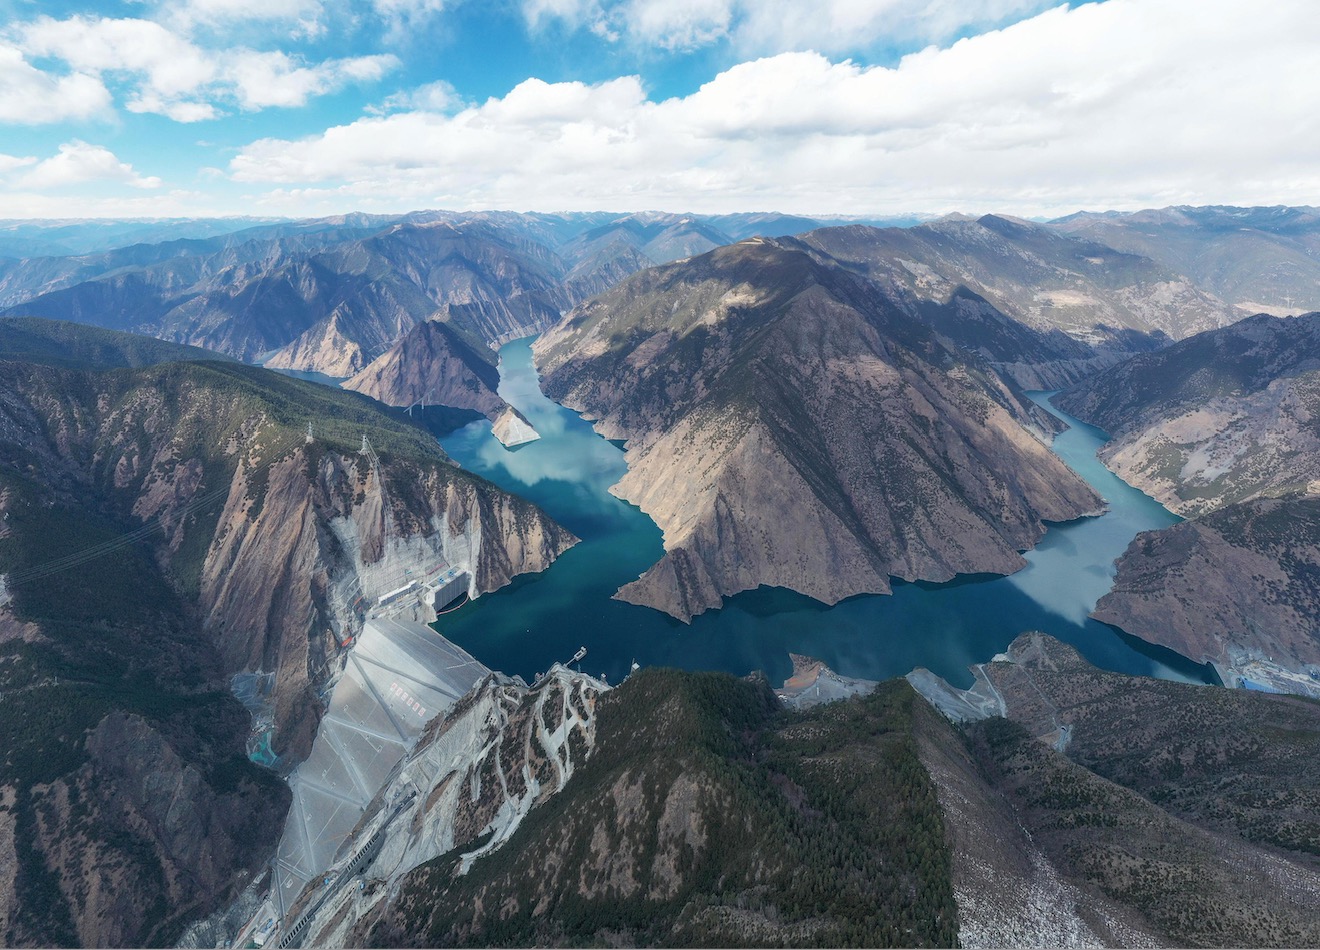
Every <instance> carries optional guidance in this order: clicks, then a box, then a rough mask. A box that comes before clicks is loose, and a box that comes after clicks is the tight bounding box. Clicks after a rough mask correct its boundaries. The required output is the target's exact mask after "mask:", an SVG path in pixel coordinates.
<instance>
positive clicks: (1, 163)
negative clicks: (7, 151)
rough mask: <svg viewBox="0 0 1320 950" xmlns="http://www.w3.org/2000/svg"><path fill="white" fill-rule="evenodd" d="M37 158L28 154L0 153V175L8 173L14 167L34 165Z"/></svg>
mask: <svg viewBox="0 0 1320 950" xmlns="http://www.w3.org/2000/svg"><path fill="white" fill-rule="evenodd" d="M36 162H37V160H36V159H35V158H33V157H32V156H30V155H27V156H21V155H3V154H0V175H5V174H8V173H9V172H12V171H13V170H14V169H15V168H24V167H26V166H28V165H35V164H36Z"/></svg>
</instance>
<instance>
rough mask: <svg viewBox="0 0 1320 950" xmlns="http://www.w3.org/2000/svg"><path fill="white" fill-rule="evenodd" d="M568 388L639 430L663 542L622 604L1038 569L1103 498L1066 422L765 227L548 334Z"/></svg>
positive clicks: (632, 448)
mask: <svg viewBox="0 0 1320 950" xmlns="http://www.w3.org/2000/svg"><path fill="white" fill-rule="evenodd" d="M535 354H536V359H537V362H538V365H539V366H540V368H541V370H542V372H543V386H544V389H545V391H546V392H547V394H549V395H550V396H551V397H552V398H555V399H556V400H559V401H561V402H563V403H564V404H565V405H568V406H570V407H572V408H575V409H578V410H581V411H584V412H585V413H587V414H588V415H589V416H590V417H592V418H595V419H596V420H597V422H596V426H597V429H598V431H600V432H601V433H602V434H603V435H605V436H606V437H608V438H617V439H626V440H628V463H629V471H628V474H627V475H626V476H625V477H624V479H623V480H622V481H621V482H620V483H619V484H618V485H617V486H616V489H615V490H616V491H617V493H618V494H620V495H621V496H622V497H624V498H627V499H628V500H630V501H632V502H634V503H636V504H638V505H639V506H640V507H641V508H642V509H643V510H644V511H646V512H647V513H648V514H649V515H651V517H653V518H654V519H655V520H656V522H657V523H658V524H659V525H660V527H661V528H662V529H663V530H664V533H665V551H666V554H665V557H664V558H663V559H662V560H661V561H660V562H659V563H658V564H657V565H655V566H654V567H653V568H651V569H650V570H649V571H647V572H646V573H645V574H644V575H643V576H642V577H641V578H640V579H639V580H638V581H636V582H635V583H633V584H629V585H627V586H625V587H624V588H623V589H622V590H621V591H620V593H619V596H620V597H622V598H624V599H626V600H629V601H632V602H635V603H641V604H646V605H648V606H654V607H657V608H658V609H661V610H664V611H666V612H668V613H670V614H672V615H674V616H676V617H679V618H680V619H683V620H687V619H688V618H690V617H692V616H693V615H695V614H698V613H701V612H702V611H704V610H707V609H709V608H711V607H717V606H719V604H720V603H721V600H722V598H723V597H726V596H729V595H732V594H734V593H737V592H739V591H742V590H747V589H750V588H754V587H756V586H758V585H760V584H769V585H776V586H781V587H788V588H791V589H793V590H797V591H801V592H803V593H806V594H808V595H810V596H812V597H815V598H817V599H818V600H821V601H824V602H826V603H834V602H836V601H838V600H840V599H842V598H844V597H847V596H850V595H852V594H856V593H861V592H867V591H869V592H887V591H888V590H889V579H890V577H901V578H904V579H906V580H915V579H923V580H941V581H942V580H948V579H950V578H952V577H953V576H954V575H956V574H959V573H976V572H988V571H993V572H1000V573H1008V572H1011V571H1014V570H1016V569H1018V568H1019V567H1021V566H1022V565H1023V563H1024V562H1023V560H1022V558H1021V555H1020V554H1019V553H1018V552H1019V551H1020V550H1023V549H1026V548H1029V547H1031V546H1033V545H1034V544H1035V542H1036V540H1037V539H1038V538H1039V537H1040V535H1041V533H1042V532H1043V530H1044V528H1043V524H1042V522H1043V521H1066V520H1070V519H1072V518H1076V517H1079V516H1081V515H1083V514H1085V513H1088V512H1093V511H1095V510H1096V509H1098V508H1099V507H1100V505H1101V501H1100V499H1099V498H1098V497H1097V496H1096V495H1095V494H1094V493H1093V492H1092V491H1091V490H1090V489H1089V487H1087V486H1086V484H1085V483H1084V482H1083V481H1082V480H1081V479H1080V478H1079V477H1078V476H1076V475H1075V474H1074V473H1073V472H1072V471H1071V470H1069V469H1068V468H1067V467H1066V466H1065V465H1064V464H1063V463H1062V462H1060V461H1059V460H1058V459H1057V457H1055V456H1054V455H1053V454H1052V453H1051V452H1050V450H1049V448H1048V446H1047V444H1046V442H1045V441H1044V439H1045V435H1044V433H1047V432H1049V431H1051V426H1052V425H1053V419H1052V418H1051V417H1050V416H1048V414H1046V413H1043V412H1041V411H1040V410H1039V409H1038V408H1037V407H1035V406H1034V405H1032V404H1031V403H1030V402H1029V401H1028V400H1026V399H1025V398H1024V397H1022V396H1021V395H1020V394H1018V393H1017V392H1015V391H1013V390H1011V389H1010V388H1009V387H1008V386H1006V385H1005V384H1004V383H1003V382H1001V381H1000V379H999V378H998V377H997V376H996V375H995V374H994V373H993V372H991V371H990V370H989V369H988V368H986V367H985V365H984V364H983V363H981V362H980V361H979V360H978V359H976V358H975V357H972V356H970V355H969V354H967V353H966V352H965V351H963V350H961V349H960V348H958V347H956V346H953V345H950V344H947V343H945V342H944V341H942V339H941V338H940V337H939V336H938V335H937V334H935V333H933V332H932V331H931V330H929V329H928V328H927V327H926V326H925V325H924V324H923V323H922V322H921V321H920V320H918V319H916V318H915V317H914V316H913V315H912V314H910V313H909V312H907V311H906V310H904V309H903V308H902V307H901V306H900V305H899V304H896V303H895V302H894V301H893V299H892V298H890V297H888V296H886V295H885V294H884V293H883V292H882V290H881V289H880V288H878V287H876V286H875V285H873V284H870V283H868V282H866V281H864V280H861V279H858V278H857V277H855V276H854V275H852V274H851V273H849V272H847V271H845V270H844V269H843V268H842V267H841V266H839V265H837V264H835V263H833V262H831V261H828V260H824V259H821V258H820V257H818V256H816V255H813V254H811V253H808V251H807V250H804V249H803V248H801V247H800V246H796V245H792V244H788V243H785V242H776V241H766V240H761V239H754V240H752V241H749V242H744V243H741V244H737V245H733V246H730V247H726V248H721V249H719V250H717V251H713V252H711V253H710V254H706V255H703V256H701V257H698V258H693V259H692V260H690V261H686V262H681V263H678V264H673V265H669V266H667V267H661V268H655V269H653V270H650V271H646V272H643V273H642V274H640V275H638V276H636V277H634V278H631V279H630V280H629V281H626V282H625V283H624V284H622V285H621V286H620V287H618V288H616V289H615V290H613V291H611V292H610V293H608V294H605V295H603V296H601V297H598V298H596V299H595V300H593V301H591V302H590V303H588V304H586V305H584V306H582V307H581V308H579V309H577V310H575V311H574V312H572V313H571V314H569V315H568V316H567V317H566V318H565V319H564V320H563V321H562V322H561V323H560V324H558V325H557V326H556V327H555V328H554V329H553V330H552V331H550V332H549V333H547V334H545V335H544V336H542V337H541V339H540V340H538V341H537V343H536V346H535Z"/></svg>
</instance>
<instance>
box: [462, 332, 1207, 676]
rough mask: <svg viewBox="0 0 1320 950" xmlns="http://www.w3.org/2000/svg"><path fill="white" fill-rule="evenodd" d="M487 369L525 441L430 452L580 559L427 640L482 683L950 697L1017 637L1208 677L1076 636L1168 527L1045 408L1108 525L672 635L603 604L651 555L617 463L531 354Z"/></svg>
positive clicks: (1089, 630) (643, 611) (511, 590)
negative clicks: (601, 682)
mask: <svg viewBox="0 0 1320 950" xmlns="http://www.w3.org/2000/svg"><path fill="white" fill-rule="evenodd" d="M500 356H501V364H500V371H501V384H500V390H499V391H500V395H501V396H503V397H504V398H505V399H506V400H507V401H508V402H510V403H512V404H513V405H515V406H517V407H518V408H519V409H520V410H522V412H523V413H524V414H525V415H526V416H527V418H528V419H529V420H531V422H532V424H533V425H534V426H535V427H536V429H537V431H538V432H540V433H541V440H540V441H538V442H533V443H530V444H527V445H525V446H522V447H520V448H518V449H516V450H513V451H510V450H508V449H505V448H504V447H503V446H502V445H500V444H499V442H497V441H496V440H495V439H494V437H493V436H492V435H491V434H490V423H489V422H487V421H486V420H484V419H483V420H480V421H477V422H473V423H471V424H470V425H468V426H465V427H464V428H462V429H459V430H458V431H456V432H453V433H451V434H450V435H448V436H446V437H444V438H443V439H442V440H441V442H442V444H443V446H444V448H445V450H446V451H447V452H448V453H449V454H450V455H451V456H452V457H453V458H454V459H455V460H456V461H458V462H459V463H460V464H462V465H463V466H464V467H465V468H467V469H468V470H470V471H472V472H475V473H477V474H479V475H482V476H484V477H485V478H488V479H490V480H491V481H492V482H494V483H496V484H497V485H500V486H501V487H503V488H505V489H507V490H509V491H512V492H514V493H516V494H519V495H522V496H524V497H526V498H529V499H531V500H532V501H534V502H536V503H537V504H539V505H540V506H541V507H542V508H544V509H545V510H546V511H547V512H548V513H549V514H550V515H551V517H553V518H555V519H556V520H557V521H559V522H560V523H561V524H563V525H564V526H565V527H567V528H569V530H571V531H572V532H573V533H574V534H576V535H577V536H578V537H579V538H581V539H582V543H581V544H578V545H577V546H576V547H574V548H573V549H571V550H569V551H567V552H566V553H565V554H564V555H563V556H562V557H560V558H559V560H558V561H556V562H555V563H554V565H552V566H551V567H550V568H549V569H548V570H546V571H544V572H543V573H541V574H538V575H532V576H526V577H521V578H518V579H516V580H515V581H514V582H513V583H512V584H511V585H509V586H508V587H505V588H503V589H501V590H499V591H497V592H495V593H492V594H487V595H485V596H483V597H480V598H478V599H477V600H475V601H473V602H472V603H471V604H469V605H468V606H466V607H463V608H461V609H460V610H458V611H456V612H454V613H453V614H449V615H446V616H445V617H444V618H443V619H442V622H441V623H439V624H438V625H437V626H438V628H439V629H440V631H441V632H442V633H443V634H444V635H445V636H446V637H448V638H449V639H451V640H453V641H454V642H456V643H458V644H460V645H461V646H463V647H464V648H465V649H467V650H468V651H469V652H471V653H472V654H473V655H474V656H475V657H477V659H479V660H481V661H482V662H483V663H485V664H486V665H487V666H489V667H491V668H492V669H498V670H503V671H504V672H506V673H510V674H512V673H518V674H521V675H522V676H523V677H524V678H528V679H530V678H531V677H532V676H533V675H535V674H536V673H538V672H540V671H542V670H545V669H547V668H548V667H549V665H550V664H551V663H552V662H554V661H556V660H560V661H566V660H567V659H568V658H569V657H570V656H572V655H573V653H574V651H576V650H577V649H578V647H580V646H585V647H586V648H587V657H586V659H585V660H583V662H582V669H583V670H584V671H586V672H590V673H595V674H600V673H605V674H607V676H608V678H609V680H610V681H611V682H617V681H618V680H619V679H621V678H622V677H623V676H624V675H625V674H626V673H627V671H628V669H629V666H630V664H631V663H632V661H633V660H636V661H637V662H638V663H640V664H642V665H644V666H647V665H665V666H678V667H684V668H687V669H716V670H725V671H728V672H730V673H734V674H738V675H743V674H746V673H748V672H750V671H752V670H756V669H760V670H764V671H765V672H766V673H767V674H768V675H769V677H770V679H771V681H772V682H774V683H778V682H779V681H780V680H782V679H783V678H785V677H786V676H787V675H788V674H789V671H790V668H791V667H790V663H789V659H788V654H789V652H790V651H792V652H794V653H805V654H808V655H810V656H815V657H819V658H820V659H822V660H824V661H825V662H826V663H828V664H829V665H830V666H831V667H833V668H834V669H835V670H837V671H838V672H840V673H842V674H845V675H848V676H860V677H866V678H868V679H883V678H887V677H890V676H901V675H903V674H905V673H907V672H908V671H910V670H911V669H913V668H914V667H918V666H925V667H928V668H929V669H931V670H933V671H935V672H936V673H938V674H940V675H941V676H943V677H945V678H946V679H948V680H950V681H951V682H953V683H955V684H958V685H961V686H967V685H970V683H971V674H970V673H969V672H968V671H967V667H968V666H969V665H970V664H973V663H980V662H984V661H986V660H989V659H990V658H991V657H992V656H994V655H995V654H996V653H999V652H1000V651H1002V650H1003V649H1004V648H1005V647H1006V646H1007V645H1008V644H1009V643H1010V642H1011V641H1012V640H1013V638H1014V637H1016V636H1017V635H1018V634H1019V633H1021V632H1023V631H1025V630H1044V631H1046V632H1048V633H1050V634H1053V635H1054V636H1056V637H1058V638H1059V639H1061V640H1065V641H1067V642H1069V643H1072V644H1074V645H1076V646H1077V647H1078V648H1079V649H1080V650H1081V651H1082V653H1083V654H1084V655H1085V656H1086V657H1087V658H1088V659H1090V660H1091V661H1092V662H1094V663H1096V664H1097V665H1099V666H1102V667H1105V668H1108V669H1112V670H1118V671H1121V672H1127V673H1142V674H1150V675H1155V676H1160V677H1164V678H1170V679H1181V680H1191V681H1204V680H1205V678H1206V676H1207V673H1206V671H1205V670H1204V669H1203V668H1201V667H1199V666H1197V665H1195V664H1193V663H1191V662H1190V661H1188V660H1185V659H1184V658H1182V657H1179V656H1177V655H1176V654H1173V653H1170V652H1169V651H1167V650H1163V649H1161V648H1158V647H1151V646H1148V645H1146V644H1144V643H1142V642H1141V641H1137V640H1135V639H1134V638H1131V637H1127V636H1126V635H1124V634H1121V633H1119V632H1118V631H1115V630H1114V629H1112V628H1110V627H1108V626H1105V625H1103V624H1100V623H1097V622H1095V621H1093V620H1090V619H1088V618H1087V614H1088V613H1089V612H1090V611H1091V609H1092V608H1093V607H1094V606H1095V602H1096V600H1097V599H1098V598H1099V597H1100V596H1101V595H1102V594H1103V593H1105V591H1107V590H1108V589H1109V586H1110V580H1111V578H1112V576H1113V561H1114V559H1115V558H1116V557H1118V556H1119V555H1120V554H1121V553H1122V552H1123V550H1124V549H1125V548H1126V547H1127V544H1128V542H1129V541H1130V540H1131V539H1132V537H1133V535H1135V534H1136V533H1137V532H1138V531H1143V530H1147V529H1150V528H1161V527H1165V526H1167V525H1170V524H1173V523H1174V522H1175V521H1177V520H1178V518H1177V517H1176V516H1175V515H1172V514H1170V513H1169V512H1168V511H1167V510H1166V509H1165V508H1164V507H1163V506H1162V505H1160V504H1159V503H1158V502H1156V501H1154V500H1153V499H1151V498H1149V497H1148V496H1146V495H1144V494H1143V493H1141V492H1140V491H1137V490H1136V489H1134V488H1132V487H1131V486H1129V485H1127V484H1125V483H1124V482H1122V481H1121V480H1120V479H1118V478H1117V477H1116V476H1114V475H1113V474H1112V473H1110V472H1109V471H1108V470H1107V469H1106V468H1105V467H1104V466H1103V465H1101V464H1100V463H1099V461H1098V460H1097V459H1096V457H1095V451H1096V449H1097V448H1098V447H1099V446H1100V445H1101V444H1102V443H1103V442H1104V441H1105V434H1104V433H1103V432H1101V431H1100V430H1098V429H1095V428H1092V427H1091V426H1087V425H1084V424H1082V423H1080V422H1078V421H1077V420H1075V419H1072V418H1070V417H1068V416H1066V415H1064V414H1062V413H1060V412H1058V410H1056V409H1053V408H1052V407H1051V406H1049V405H1048V403H1047V402H1046V401H1045V399H1046V397H1047V396H1048V395H1049V394H1046V393H1037V394H1033V398H1034V399H1036V401H1037V402H1038V403H1040V404H1041V405H1042V406H1045V407H1046V408H1047V409H1049V410H1050V411H1051V412H1054V413H1055V414H1056V415H1059V416H1061V417H1062V418H1064V419H1065V420H1066V421H1068V422H1069V423H1070V424H1071V425H1072V428H1071V429H1069V430H1068V431H1067V432H1065V433H1063V434H1062V435H1060V436H1058V438H1057V439H1056V440H1055V444H1054V449H1055V451H1056V452H1057V453H1058V454H1059V455H1060V456H1061V457H1062V458H1063V459H1064V460H1065V461H1067V462H1068V464H1069V465H1071V466H1072V467H1073V468H1074V469H1075V470H1076V471H1077V472H1078V473H1079V474H1080V475H1081V476H1082V477H1083V478H1085V479H1086V480H1087V481H1088V482H1090V483H1091V484H1092V485H1093V486H1094V487H1095V488H1096V490H1097V491H1099V492H1100V494H1101V495H1103V496H1104V497H1105V499H1106V500H1107V501H1108V502H1109V506H1110V510H1109V513H1107V514H1105V515H1104V516H1102V517H1098V518H1085V519H1081V520H1079V521H1075V522H1070V523H1068V524H1065V525H1055V526H1052V527H1051V528H1050V529H1049V531H1048V532H1047V533H1046V535H1045V537H1044V538H1043V539H1042V541H1041V543H1040V544H1039V545H1038V546H1037V547H1036V548H1035V549H1034V550H1033V551H1030V552H1028V553H1027V554H1026V555H1025V557H1026V558H1027V560H1028V562H1029V566H1028V567H1026V568H1024V569H1023V570H1021V571H1019V572H1018V573H1017V574H1014V575H1011V576H1009V577H979V578H964V579H960V580H958V581H954V582H952V583H948V584H938V585H936V584H902V583H900V584H897V585H896V586H895V588H894V592H893V594H892V595H888V596H881V595H862V596H858V597H853V598H850V599H848V600H846V601H843V602H842V603H839V604H836V605H835V606H833V607H826V606H825V605H824V604H821V603H819V602H817V601H813V600H811V599H810V598H807V597H805V596H803V595H801V594H797V593H794V592H792V591H788V590H783V589H779V588H760V589H758V590H755V591H748V592H745V593H742V594H739V595H737V596H735V597H733V598H730V599H728V600H726V601H725V604H724V607H723V608H721V609H720V610H714V611H709V612H707V613H705V614H702V615H701V616H699V617H697V618H695V619H694V620H693V622H692V624H691V625H684V624H682V623H679V622H678V621H677V620H674V619H672V618H670V617H668V616H666V615H664V614H661V613H659V612H658V611H655V610H650V609H648V608H645V607H637V606H634V605H631V604H625V603H622V602H621V601H616V600H612V599H611V595H612V594H613V593H614V592H615V591H616V590H618V588H619V587H620V586H622V585H623V584H625V583H627V582H629V581H631V580H633V579H635V578H636V577H638V576H639V575H640V574H641V573H642V572H643V571H645V570H646V569H647V568H648V567H649V566H650V565H651V564H653V563H654V562H655V561H656V560H658V559H659V558H660V556H661V554H662V553H663V546H662V543H661V533H660V529H659V528H658V527H656V525H655V523H654V522H652V521H651V519H650V518H649V517H647V516H646V515H645V514H643V513H642V512H641V511H640V510H639V509H637V508H635V507H633V506H632V505H629V504H627V503H626V502H623V501H621V500H619V499H617V498H615V497H614V496H612V495H610V494H609V492H608V491H607V489H608V488H609V486H610V485H612V484H614V483H615V482H617V481H618V480H619V479H620V478H621V477H622V476H623V474H624V472H625V471H626V466H625V465H624V461H623V451H622V449H621V448H620V447H619V446H617V445H616V444H614V443H612V442H609V441H607V440H605V439H603V438H601V437H600V436H598V435H597V434H596V433H595V432H594V431H593V430H592V428H591V425H590V424H589V423H587V422H585V421H583V420H582V419H581V418H580V417H579V416H578V415H577V414H576V413H574V412H571V411H569V410H567V409H564V408H562V407H560V406H558V405H556V404H555V403H553V402H551V401H550V400H549V399H547V398H546V397H545V396H544V395H543V394H542V393H541V391H540V387H539V384H538V380H537V377H536V372H535V369H534V368H533V366H532V360H531V341H530V340H516V341H514V342H512V343H509V344H507V345H506V346H504V347H503V348H502V349H501V350H500Z"/></svg>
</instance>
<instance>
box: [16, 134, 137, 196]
mask: <svg viewBox="0 0 1320 950" xmlns="http://www.w3.org/2000/svg"><path fill="white" fill-rule="evenodd" d="M90 182H97V183H107V182H108V183H114V184H121V185H131V186H132V187H134V188H159V187H160V179H159V178H155V177H149V178H148V177H143V176H142V175H139V174H138V173H137V172H136V171H134V170H133V166H132V165H129V164H128V163H127V162H121V161H120V160H119V159H118V158H116V157H115V154H114V152H112V151H110V150H109V149H108V148H105V147H104V146H101V145H88V144H87V143H86V142H80V141H78V140H77V139H75V140H74V141H72V142H67V143H65V144H64V145H61V146H60V150H59V153H58V154H56V155H54V156H52V157H51V158H48V159H46V160H45V161H44V162H40V163H38V164H37V165H36V166H35V167H34V168H33V169H32V170H31V171H29V172H27V173H25V174H23V175H22V176H21V177H20V178H19V179H18V180H17V181H16V182H15V186H16V187H18V188H26V189H30V190H33V191H45V190H50V189H60V188H68V187H70V186H73V185H83V184H87V183H90Z"/></svg>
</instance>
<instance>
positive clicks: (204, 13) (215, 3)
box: [160, 0, 323, 25]
mask: <svg viewBox="0 0 1320 950" xmlns="http://www.w3.org/2000/svg"><path fill="white" fill-rule="evenodd" d="M160 7H161V12H162V13H163V14H165V15H166V16H167V17H168V18H169V19H171V20H173V21H174V22H176V23H180V24H184V25H191V24H194V23H204V24H208V25H217V24H224V23H229V22H233V21H249V22H250V21H253V20H257V21H262V22H267V21H270V20H292V21H295V22H296V21H303V22H315V21H316V20H317V19H318V18H319V17H320V15H321V12H322V9H323V6H322V3H321V0H186V2H184V3H180V2H178V0H162V2H161V3H160Z"/></svg>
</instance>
